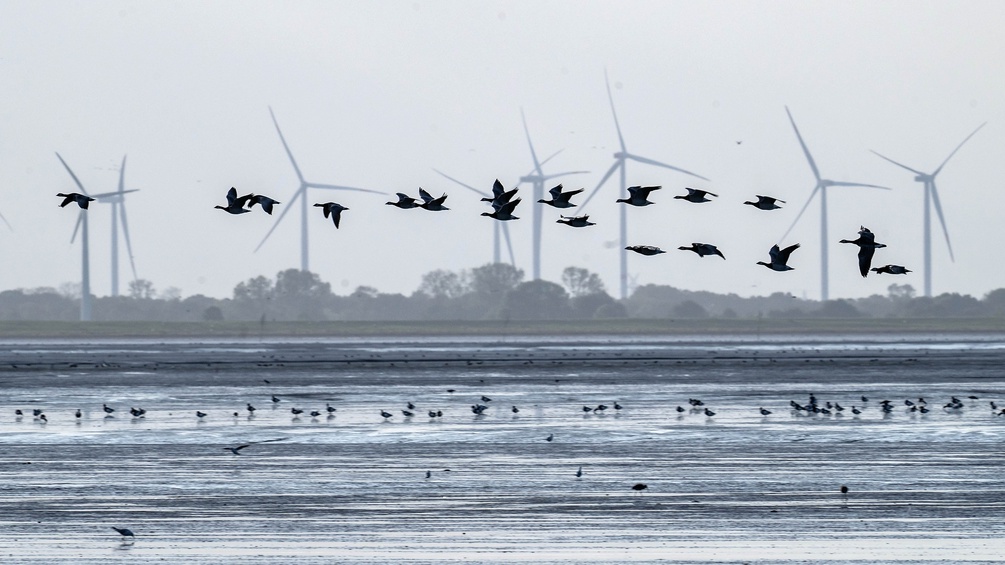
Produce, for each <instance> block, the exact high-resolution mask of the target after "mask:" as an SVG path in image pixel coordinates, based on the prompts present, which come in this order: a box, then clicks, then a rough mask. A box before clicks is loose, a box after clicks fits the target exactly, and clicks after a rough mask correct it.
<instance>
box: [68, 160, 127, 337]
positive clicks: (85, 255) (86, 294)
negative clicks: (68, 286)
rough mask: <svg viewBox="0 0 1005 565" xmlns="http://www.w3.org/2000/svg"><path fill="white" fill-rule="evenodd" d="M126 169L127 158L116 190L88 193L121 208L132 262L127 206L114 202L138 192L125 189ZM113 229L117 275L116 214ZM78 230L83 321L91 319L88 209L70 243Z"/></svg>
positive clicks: (121, 169) (71, 174)
mask: <svg viewBox="0 0 1005 565" xmlns="http://www.w3.org/2000/svg"><path fill="white" fill-rule="evenodd" d="M56 157H57V158H58V159H59V162H60V163H62V164H63V167H64V168H65V169H66V172H68V173H70V177H71V178H72V179H73V182H74V184H76V185H77V188H78V189H80V192H81V194H85V195H88V193H87V189H85V188H84V185H83V184H82V183H81V182H80V179H78V178H77V175H76V174H74V173H73V170H72V169H70V166H69V165H67V164H66V161H64V160H63V157H62V156H61V155H60V154H59V153H58V152H57V153H56ZM124 171H125V158H123V159H122V168H120V169H119V190H117V191H115V192H103V193H101V194H93V195H88V196H91V198H94V199H95V200H97V201H99V202H110V203H112V204H113V207H112V210H113V213H115V212H117V211H119V210H121V213H122V223H123V228H124V230H125V233H126V245H127V246H128V247H129V260H130V262H131V261H132V246H131V245H129V235H128V234H129V231H128V227H126V223H125V221H126V220H125V208H124V207H121V208H120V207H116V206H114V204H116V203H121V202H122V201H123V200H122V199H123V195H125V194H128V193H130V192H136V189H133V190H123V175H124ZM112 230H113V231H112V250H113V255H112V262H113V265H116V266H115V267H113V275H114V276H117V275H118V271H117V264H116V256H117V255H118V247H117V242H116V239H115V234H116V233H117V231H118V227H117V223H116V221H115V217H114V216H113V218H112ZM78 231H80V232H81V237H80V247H81V259H80V265H81V267H80V268H81V275H80V321H81V322H89V321H90V320H91V265H90V248H89V244H88V229H87V210H84V209H81V210H80V212H79V213H78V214H77V224H76V226H75V227H74V228H73V236H72V237H71V238H70V243H73V242H74V241H76V240H77V232H78ZM135 275H136V266H135V264H134V265H133V276H135ZM113 284H115V282H114V278H113ZM113 288H115V287H113ZM115 290H117V288H115Z"/></svg>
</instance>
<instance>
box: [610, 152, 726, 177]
mask: <svg viewBox="0 0 1005 565" xmlns="http://www.w3.org/2000/svg"><path fill="white" fill-rule="evenodd" d="M625 157H627V158H629V159H631V160H633V161H638V162H639V163H645V164H647V165H654V166H656V167H663V168H664V169H670V170H673V171H677V172H678V173H684V174H686V175H691V176H692V177H697V178H700V179H702V180H708V179H707V178H705V177H703V176H701V175H699V174H697V173H692V172H691V171H686V170H684V169H681V168H680V167H674V166H673V165H667V164H666V163H660V162H659V161H656V160H654V159H649V158H647V157H640V156H638V155H632V154H630V153H629V154H628V155H625Z"/></svg>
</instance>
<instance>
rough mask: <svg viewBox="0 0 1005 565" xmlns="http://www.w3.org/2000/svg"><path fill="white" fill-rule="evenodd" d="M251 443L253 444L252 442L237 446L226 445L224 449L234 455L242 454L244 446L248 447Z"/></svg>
mask: <svg viewBox="0 0 1005 565" xmlns="http://www.w3.org/2000/svg"><path fill="white" fill-rule="evenodd" d="M250 445H251V444H250V443H245V444H243V445H238V446H237V447H224V448H223V449H224V451H229V452H231V453H233V454H234V455H240V454H241V450H242V449H244V448H246V447H248V446H250Z"/></svg>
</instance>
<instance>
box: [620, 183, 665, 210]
mask: <svg viewBox="0 0 1005 565" xmlns="http://www.w3.org/2000/svg"><path fill="white" fill-rule="evenodd" d="M661 188H663V187H662V186H629V187H628V198H618V199H617V200H615V202H624V203H625V204H628V205H629V206H648V205H650V204H653V202H650V201H649V193H650V192H652V191H654V190H660V189H661Z"/></svg>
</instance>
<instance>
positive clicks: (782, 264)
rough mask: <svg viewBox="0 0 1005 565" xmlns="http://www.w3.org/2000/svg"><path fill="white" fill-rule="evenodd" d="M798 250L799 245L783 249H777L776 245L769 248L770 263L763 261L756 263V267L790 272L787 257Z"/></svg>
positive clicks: (790, 268)
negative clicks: (761, 266) (760, 266)
mask: <svg viewBox="0 0 1005 565" xmlns="http://www.w3.org/2000/svg"><path fill="white" fill-rule="evenodd" d="M796 249H799V244H798V243H797V244H795V245H790V246H788V247H786V248H785V249H779V248H778V244H775V245H773V246H771V250H770V251H768V256H769V257H770V258H771V262H770V263H765V262H764V261H758V262H757V264H758V265H764V266H765V267H767V268H769V269H771V270H772V271H791V270H793V269H792V267H790V266H788V264H787V263H788V262H789V255H792V252H793V251H795V250H796Z"/></svg>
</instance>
